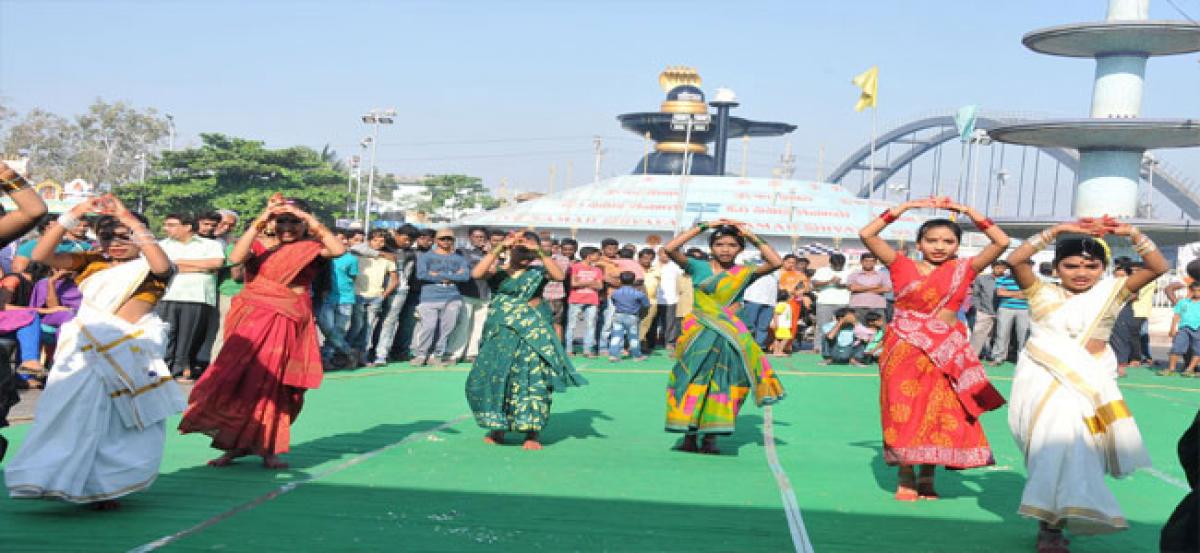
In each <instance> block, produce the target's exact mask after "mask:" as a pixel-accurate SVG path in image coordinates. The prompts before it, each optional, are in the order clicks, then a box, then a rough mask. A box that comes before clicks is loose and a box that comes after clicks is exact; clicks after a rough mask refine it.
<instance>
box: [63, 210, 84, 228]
mask: <svg viewBox="0 0 1200 553" xmlns="http://www.w3.org/2000/svg"><path fill="white" fill-rule="evenodd" d="M79 222H80V221H79V217H76V216H75V214H73V213H71V212H70V211H68V212H66V213H63V214H62V215H59V216H58V226H60V227H62V228H64V229H67V230H75V227H78V226H79Z"/></svg>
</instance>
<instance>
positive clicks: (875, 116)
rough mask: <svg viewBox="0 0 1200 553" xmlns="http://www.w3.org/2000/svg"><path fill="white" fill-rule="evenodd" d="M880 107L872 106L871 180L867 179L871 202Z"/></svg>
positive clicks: (868, 194) (873, 187)
mask: <svg viewBox="0 0 1200 553" xmlns="http://www.w3.org/2000/svg"><path fill="white" fill-rule="evenodd" d="M878 115H879V107H877V106H871V164H870V167H871V178H869V179H867V199H868V200H871V199H874V197H875V134H876V126H875V122H876V119H878Z"/></svg>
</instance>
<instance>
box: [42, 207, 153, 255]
mask: <svg viewBox="0 0 1200 553" xmlns="http://www.w3.org/2000/svg"><path fill="white" fill-rule="evenodd" d="M100 202H101V199H100V198H88V199H86V200H84V201H82V202H79V203H78V204H75V206H74V207H72V208H71V209H70V210H69V211H67V212H66V213H63V214H62V215H60V216H59V217H58V221H55V222H52V223H50V224H49V225H47V226H46V230H45V231H43V232H42V236H41V237H40V238H38V241H37V245H36V246H34V247H33V251H32V252H31V253H30V254H29V259H30V260H31V261H35V262H37V263H41V264H43V265H47V266H49V267H51V268H54V269H72V268H74V265H75V256H74V255H72V254H69V253H55V251H54V250H55V249H56V248H58V244H59V242H62V238H63V235H65V234H66V233H67V229H66V228H65V227H64V226H63V225H64V224H65V225H70V226H71V227H72V228H74V226H75V225H78V224H79V222H80V221H81V220H83V217H84V216H85V215H87V214H88V213H91V212H92V211H95V210H97V209H98V206H99V204H100ZM132 230H133V229H130V231H132Z"/></svg>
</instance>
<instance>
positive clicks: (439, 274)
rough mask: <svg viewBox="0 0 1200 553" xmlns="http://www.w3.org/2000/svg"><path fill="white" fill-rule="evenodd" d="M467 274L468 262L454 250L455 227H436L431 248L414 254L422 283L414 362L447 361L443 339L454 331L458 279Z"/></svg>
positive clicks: (463, 279)
mask: <svg viewBox="0 0 1200 553" xmlns="http://www.w3.org/2000/svg"><path fill="white" fill-rule="evenodd" d="M470 278H471V266H470V263H469V262H468V261H467V259H466V258H465V257H463V256H461V255H458V254H457V253H455V251H454V231H452V230H450V229H441V230H438V231H437V233H436V234H434V245H433V249H431V250H429V251H427V252H425V253H422V254H420V255H418V256H417V279H419V280H420V281H421V283H422V285H421V302H420V303H419V304H418V305H417V318H418V319H419V322H418V327H417V337H416V347H415V348H414V350H415V351H414V352H413V359H412V364H413V365H414V366H421V365H425V364H426V363H432V364H434V365H444V364H446V360H445V356H446V343H447V341H448V340H449V338H450V333H451V332H454V326H455V324H456V323H457V321H458V312H459V311H461V310H462V305H463V301H462V293H460V292H459V290H458V283H460V282H466V281H468V280H470ZM435 335H436V338H437V341H436V343H435V342H434V337H435ZM431 349H432V355H430V351H431Z"/></svg>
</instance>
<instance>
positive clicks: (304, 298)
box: [179, 195, 345, 468]
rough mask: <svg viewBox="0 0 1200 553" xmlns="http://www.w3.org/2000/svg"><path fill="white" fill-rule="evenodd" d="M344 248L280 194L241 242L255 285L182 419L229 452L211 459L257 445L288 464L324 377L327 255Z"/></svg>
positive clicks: (270, 459) (275, 462)
mask: <svg viewBox="0 0 1200 553" xmlns="http://www.w3.org/2000/svg"><path fill="white" fill-rule="evenodd" d="M268 223H273V224H274V225H275V237H276V239H277V243H275V244H274V245H273V246H271V247H268V246H267V245H264V244H263V243H262V242H261V241H260V239H259V236H258V235H259V232H260V231H262V229H264V228H266V226H267V225H268ZM343 253H345V246H343V245H342V243H341V242H340V241H339V240H338V239H337V237H335V236H334V235H333V233H331V232H329V230H328V229H326V228H325V227H323V226H321V223H320V222H319V221H317V219H316V218H315V217H313V216H312V215H311V214H310V213H309V211H308V206H307V205H306V204H305V203H304V202H302V201H300V200H287V201H284V200H283V199H282V197H281V196H279V195H276V197H272V199H271V202H270V204H269V205H268V207H267V209H266V210H265V211H263V213H262V215H260V216H259V217H258V219H257V220H256V221H255V222H254V224H253V225H251V226H250V228H249V229H248V230H247V231H246V234H244V235H242V237H241V239H239V240H238V242H237V244H236V245H235V246H234V247H233V250H232V251H231V252H230V255H229V262H230V263H233V264H238V263H245V265H246V279H247V280H246V287H245V289H244V290H243V291H242V293H241V294H238V295H237V296H234V298H233V307H232V309H231V310H230V311H229V315H228V316H227V317H226V319H225V345H224V347H223V348H222V349H221V353H220V355H218V356H217V359H216V360H215V361H213V363H212V366H211V367H209V369H208V370H207V371H205V372H204V375H203V376H202V377H200V380H199V381H198V382H196V387H195V388H193V389H192V394H191V397H189V398H188V408H187V411H186V412H184V414H183V421H182V422H180V424H179V430H180V432H182V433H184V434H187V433H190V432H202V433H204V434H208V435H209V436H212V438H213V440H212V446H213V447H214V448H216V449H221V450H224V451H225V454H224V455H222V456H221V457H218V458H216V459H213V460H212V461H209V463H208V464H209V465H212V466H215V467H220V466H226V465H228V464H230V463H232V462H233V460H234V459H236V458H238V457H242V456H245V455H250V454H254V455H259V456H261V457H262V458H263V466H265V467H267V468H287V463H285V462H283V461H282V460H280V459H279V454H280V453H286V452H287V450H288V444H289V442H290V441H291V440H290V430H291V425H292V422H293V421H295V420H296V416H297V415H299V414H300V407H301V405H302V404H303V399H304V391H305V390H308V389H311V388H316V387H318V386H319V385H320V384H321V376H322V368H321V351H320V349H319V348H318V345H317V333H316V327H315V326H314V323H313V311H312V294H311V288H312V282H313V280H314V279H315V278H316V276H317V274H318V273H319V271H320V270H321V268H322V267H324V266H325V265H324V264H323V263H321V262H320V260H321V259H328V258H331V257H337V256H339V255H342V254H343Z"/></svg>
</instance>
